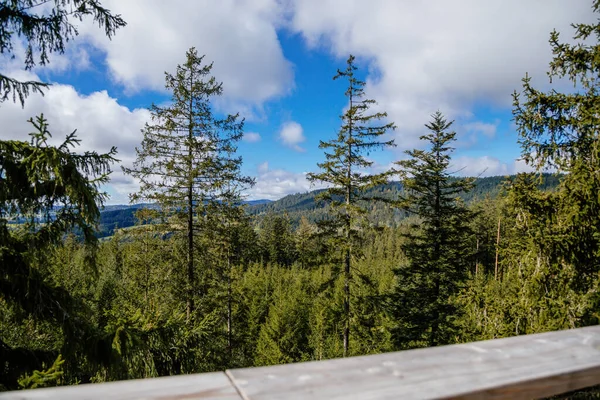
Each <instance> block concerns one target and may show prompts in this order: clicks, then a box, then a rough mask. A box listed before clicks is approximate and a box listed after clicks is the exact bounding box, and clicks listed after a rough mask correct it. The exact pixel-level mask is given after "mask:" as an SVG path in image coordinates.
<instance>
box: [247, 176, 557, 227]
mask: <svg viewBox="0 0 600 400" xmlns="http://www.w3.org/2000/svg"><path fill="white" fill-rule="evenodd" d="M512 177H514V175H512ZM507 178H508V177H507V176H490V177H485V178H476V179H475V187H474V188H473V190H471V191H470V192H469V193H466V194H464V195H462V196H461V197H462V199H463V200H464V201H465V202H466V203H471V202H473V201H475V200H478V199H483V198H485V197H486V196H488V197H490V198H495V197H497V196H498V194H499V193H500V190H501V186H502V183H503V182H504V181H505V180H506V179H507ZM559 180H560V177H559V176H556V175H552V174H544V183H543V184H542V185H541V187H540V188H541V189H544V190H549V189H552V188H555V187H556V186H557V185H558V183H559ZM321 191H323V190H322V189H321V190H313V191H312V192H305V193H297V194H291V195H287V196H285V197H283V198H281V199H279V200H277V201H274V202H271V203H268V204H259V205H253V206H249V207H248V208H247V210H248V213H249V214H250V215H252V216H254V217H255V218H256V219H261V218H262V217H263V216H265V215H267V214H269V213H272V214H283V213H285V214H287V215H288V217H289V218H290V220H291V222H292V224H293V225H296V224H297V223H298V222H299V221H300V218H302V216H304V217H306V218H307V219H308V220H309V221H310V222H316V221H319V220H322V219H326V218H327V214H328V210H327V206H326V205H325V204H322V203H320V202H316V201H315V196H316V195H317V194H318V193H319V192H321ZM402 191H403V189H402V184H401V183H400V182H390V183H388V184H386V185H382V186H378V187H376V188H374V189H371V190H370V191H368V192H367V196H376V197H384V198H387V199H390V200H396V199H398V198H399V195H400V194H401V193H402ZM365 206H366V208H367V209H368V210H369V217H370V219H371V222H373V223H377V224H384V225H395V224H397V223H398V222H399V221H400V220H402V219H404V217H405V215H404V212H403V211H401V210H396V209H392V208H391V207H389V206H387V205H385V204H382V203H380V202H372V203H370V204H365Z"/></svg>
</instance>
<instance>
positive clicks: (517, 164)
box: [450, 156, 556, 177]
mask: <svg viewBox="0 0 600 400" xmlns="http://www.w3.org/2000/svg"><path fill="white" fill-rule="evenodd" d="M450 170H451V171H452V172H454V174H455V175H458V176H481V177H485V176H498V175H513V174H518V173H520V172H534V171H535V168H533V167H532V166H530V165H527V163H525V161H523V160H522V159H520V158H518V159H515V160H513V161H510V162H504V161H501V160H499V159H498V158H496V157H491V156H481V157H470V156H461V157H457V158H455V159H453V160H452V165H451V166H450ZM555 171H556V170H555V169H548V168H547V169H544V172H555Z"/></svg>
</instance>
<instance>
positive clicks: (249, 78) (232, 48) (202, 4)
mask: <svg viewBox="0 0 600 400" xmlns="http://www.w3.org/2000/svg"><path fill="white" fill-rule="evenodd" d="M102 4H103V5H104V6H106V7H107V8H108V9H110V10H111V12H113V13H116V14H121V15H122V17H123V19H124V20H125V21H127V26H126V27H124V28H122V29H119V31H118V32H117V34H116V35H115V36H114V37H113V39H112V41H109V40H108V39H107V38H106V36H105V35H104V32H103V31H101V30H99V29H98V28H97V26H96V25H95V24H93V23H92V22H91V21H88V22H86V23H84V24H82V26H81V27H80V33H81V36H82V37H83V38H84V39H85V40H86V41H88V42H89V43H91V44H93V45H94V46H96V47H98V48H100V49H101V50H102V51H104V52H105V54H106V64H107V66H108V68H109V70H110V73H111V75H112V78H113V79H114V80H115V81H116V82H118V83H120V84H122V85H124V86H125V87H126V88H127V89H128V90H130V91H133V92H135V91H139V90H142V89H153V90H163V88H164V71H169V72H174V70H175V66H176V65H177V64H181V63H183V62H184V59H185V51H186V50H187V49H188V48H190V47H192V46H194V47H196V49H197V50H198V53H199V54H205V55H206V59H205V60H206V61H208V62H211V61H214V68H213V71H212V73H213V75H214V76H215V77H216V78H217V80H219V81H222V82H224V96H223V98H222V101H221V102H220V103H219V104H220V106H221V107H222V108H224V109H225V110H226V111H230V112H231V111H233V112H236V111H239V110H240V109H242V110H248V107H250V109H256V108H258V109H260V108H261V106H262V103H263V102H264V101H266V100H268V99H271V98H274V97H277V96H281V95H284V94H287V93H288V92H289V90H290V89H291V88H292V87H293V70H292V67H291V64H290V63H289V62H288V61H287V60H286V59H285V57H284V55H283V52H282V49H281V45H280V43H279V40H278V37H277V27H278V26H279V24H280V22H281V21H282V16H281V8H280V6H279V2H278V1H277V0H259V1H243V0H222V1H210V0H204V1H187V0H172V1H169V2H165V1H162V0H128V1H120V0H104V1H103V2H102ZM245 112H246V113H247V112H250V111H245ZM245 116H246V117H248V116H249V115H245Z"/></svg>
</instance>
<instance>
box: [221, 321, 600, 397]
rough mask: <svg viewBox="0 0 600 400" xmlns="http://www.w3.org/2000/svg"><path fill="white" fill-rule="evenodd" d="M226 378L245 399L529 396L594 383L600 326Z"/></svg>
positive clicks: (599, 372) (599, 363)
mask: <svg viewBox="0 0 600 400" xmlns="http://www.w3.org/2000/svg"><path fill="white" fill-rule="evenodd" d="M227 373H228V375H229V376H230V377H231V378H232V380H233V381H234V383H235V384H236V385H237V386H238V388H240V392H241V394H242V395H243V396H244V397H245V398H246V400H268V399H289V400H291V399H310V400H318V399H349V398H357V399H424V398H447V399H450V398H457V399H502V398H507V399H508V398H510V399H531V398H539V397H544V396H550V395H554V394H559V393H565V392H568V391H572V390H576V389H580V388H583V387H587V386H592V385H596V384H600V327H589V328H581V329H575V330H569V331H560V332H549V333H542V334H537V335H527V336H518V337H513V338H506V339H497V340H490V341H483V342H476V343H469V344H461V345H453V346H444V347H437V348H429V349H419V350H410V351H404V352H396V353H386V354H380V355H373V356H363V357H353V358H347V359H337V360H328V361H320V362H307V363H298V364H290V365H278V366H273V367H261V368H248V369H237V370H230V371H227Z"/></svg>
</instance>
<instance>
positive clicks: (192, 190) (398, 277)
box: [0, 0, 600, 391]
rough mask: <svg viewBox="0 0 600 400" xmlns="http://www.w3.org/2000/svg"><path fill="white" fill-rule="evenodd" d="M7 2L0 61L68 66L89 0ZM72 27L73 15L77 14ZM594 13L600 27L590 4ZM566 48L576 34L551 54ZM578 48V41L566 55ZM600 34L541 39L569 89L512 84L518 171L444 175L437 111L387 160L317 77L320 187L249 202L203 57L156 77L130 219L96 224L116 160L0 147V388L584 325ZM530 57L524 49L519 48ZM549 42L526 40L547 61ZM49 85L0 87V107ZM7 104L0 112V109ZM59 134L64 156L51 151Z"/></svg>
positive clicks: (38, 136) (447, 144) (315, 175)
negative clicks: (24, 53)
mask: <svg viewBox="0 0 600 400" xmlns="http://www.w3.org/2000/svg"><path fill="white" fill-rule="evenodd" d="M37 3H39V1H36V0H18V1H9V2H5V3H3V4H2V5H0V50H1V51H2V52H5V53H8V54H10V52H11V49H12V44H13V43H14V42H15V41H16V40H17V37H19V38H24V39H25V40H26V41H27V43H29V46H30V49H32V53H31V54H33V55H35V54H39V56H40V58H39V59H36V58H34V57H33V56H31V58H29V59H28V64H27V67H28V68H32V67H33V66H34V65H36V64H42V65H43V64H44V63H45V62H46V61H47V59H48V58H47V57H48V55H49V54H50V53H61V52H63V51H64V46H66V45H67V44H68V39H70V38H72V37H74V35H76V34H77V32H76V31H75V30H73V27H72V26H71V25H70V22H69V21H71V18H72V17H73V13H75V14H76V15H75V17H77V18H79V19H82V18H91V19H94V21H96V24H97V25H99V26H100V28H101V29H102V30H103V31H105V33H106V35H107V36H108V38H110V37H112V35H118V30H119V28H121V27H122V26H125V24H126V21H123V20H122V19H121V17H120V16H118V15H113V14H111V12H110V11H109V10H107V9H105V8H103V7H102V6H101V5H100V4H99V2H98V1H89V0H65V1H63V2H56V3H51V4H54V7H55V9H54V11H53V14H52V15H53V17H52V18H48V19H43V18H37V19H36V18H31V17H32V14H30V11H29V9H30V8H29V7H30V6H32V5H34V4H37ZM74 10H75V11H74ZM590 13H595V14H596V15H599V16H600V14H599V13H600V0H594V1H593V4H592V7H591V9H590ZM563 35H569V36H568V37H569V40H566V39H565V38H564V37H563ZM571 37H573V40H570V38H571ZM599 38H600V22H599V23H596V24H592V25H589V24H577V23H575V24H574V25H573V32H568V33H567V32H565V33H561V34H559V33H558V32H552V33H550V46H551V51H552V55H553V56H552V57H553V58H552V61H551V63H550V65H549V69H548V75H549V77H550V79H551V80H552V79H554V80H560V79H562V80H570V81H571V83H572V88H571V90H569V91H568V92H561V91H560V90H550V91H541V90H538V89H536V88H535V87H534V86H533V84H532V82H531V80H530V77H529V76H527V75H525V76H524V78H523V81H522V87H518V88H511V89H514V90H515V91H514V94H513V108H512V109H513V121H514V124H515V129H516V130H517V133H518V138H519V146H520V147H521V152H522V153H521V156H522V159H523V160H525V162H527V164H528V165H529V166H530V167H531V168H532V170H533V171H535V172H531V173H520V174H517V175H513V176H507V177H488V178H481V177H474V178H462V177H458V176H456V174H455V173H454V170H453V168H452V157H453V151H454V148H455V147H456V145H457V139H456V132H455V131H454V125H453V121H452V120H449V119H448V118H447V117H446V116H445V115H444V110H435V109H433V110H430V114H431V117H430V119H429V120H427V121H423V128H422V136H421V138H420V142H421V143H420V145H419V147H418V148H416V149H413V150H409V151H407V152H406V154H405V157H403V158H402V159H401V160H399V161H397V162H396V163H394V164H393V167H391V168H390V169H388V170H386V171H382V172H379V173H377V174H366V173H364V171H365V170H368V169H369V167H370V166H371V165H372V161H371V160H370V158H369V157H368V155H369V154H371V153H374V152H378V151H382V150H384V149H389V148H391V147H393V146H395V143H394V141H393V140H390V137H391V136H390V135H389V133H390V132H392V131H394V130H396V126H395V124H394V123H393V122H392V121H390V120H389V118H388V116H387V114H386V113H385V112H384V111H381V110H380V109H379V108H377V107H375V104H376V103H375V99H371V98H369V97H368V96H367V95H368V93H366V92H365V91H364V88H365V82H363V81H361V80H360V79H359V78H358V75H357V73H356V70H357V68H358V66H357V63H356V60H355V58H354V57H353V56H352V55H350V56H349V57H348V59H347V62H346V64H345V65H340V69H339V70H338V71H337V73H336V71H332V76H334V79H335V80H336V83H335V84H336V85H338V87H339V96H341V97H344V96H345V98H346V100H347V103H348V107H346V108H345V109H344V112H343V114H342V115H341V117H340V122H339V128H338V130H337V132H335V134H333V135H331V137H323V138H322V140H321V143H320V149H321V150H322V154H323V157H322V160H323V161H322V162H321V163H319V164H318V165H315V166H314V169H313V170H312V172H311V173H309V174H308V179H309V180H311V181H313V182H315V184H320V185H323V187H325V189H321V190H317V191H314V192H309V193H300V194H296V195H291V196H287V197H285V198H283V199H281V200H278V201H276V202H258V204H248V202H247V200H246V198H245V193H246V191H247V189H249V188H251V187H252V186H253V185H254V184H255V179H254V178H253V177H251V176H245V175H244V174H243V173H242V169H241V166H242V163H243V160H242V158H241V157H240V156H239V155H238V153H237V146H238V143H239V141H240V140H241V138H242V137H243V135H244V120H243V118H241V117H240V115H238V114H233V115H221V114H219V113H216V112H215V111H214V109H213V106H212V104H213V102H214V101H215V100H216V99H218V97H219V96H221V95H222V93H223V92H224V91H226V90H227V87H225V86H224V85H223V84H222V83H220V82H218V81H217V80H216V79H215V78H214V77H213V75H212V73H211V69H212V63H211V61H210V60H206V59H205V57H204V56H202V54H201V49H195V48H190V49H189V50H188V51H187V53H186V57H185V62H184V63H183V64H180V65H173V69H172V70H170V71H166V73H165V88H166V90H167V91H168V93H169V96H170V101H169V102H168V104H167V105H148V106H149V111H150V113H151V116H152V119H151V120H150V121H149V122H148V123H147V124H146V125H145V126H140V129H141V130H142V134H143V140H142V141H141V142H140V143H139V144H138V146H137V149H136V151H137V158H136V160H135V163H134V164H133V165H131V166H130V167H129V168H123V170H124V172H125V173H126V174H129V175H130V176H132V177H134V178H136V179H137V181H138V182H139V183H140V186H139V190H138V191H137V192H135V193H131V195H130V198H131V202H132V205H131V206H130V207H128V208H124V209H110V207H107V208H106V209H104V208H103V207H104V205H105V203H106V201H107V200H108V197H107V194H106V193H105V192H104V189H103V185H105V184H106V183H107V182H109V180H110V173H111V171H112V170H114V169H115V168H121V167H120V166H119V165H120V164H119V160H118V152H117V149H116V148H113V149H112V150H111V151H110V152H108V153H98V152H93V151H88V152H81V151H78V147H79V145H80V140H79V139H78V137H77V134H76V132H73V133H68V132H54V131H52V123H53V121H48V120H46V118H45V117H44V116H43V115H39V116H32V117H31V119H30V120H29V123H30V128H31V131H32V132H33V133H31V134H30V136H29V137H30V139H29V140H28V141H20V140H2V141H0V391H2V390H17V389H27V388H36V387H47V386H58V385H75V384H82V383H89V382H105V381H113V380H124V379H134V378H146V377H156V376H165V375H176V374H189V373H199V372H208V371H219V370H224V369H228V368H237V367H252V366H264V365H273V364H283V363H292V362H299V361H309V360H324V359H329V358H336V357H348V356H357V355H366V354H376V353H382V352H390V351H397V350H404V349H413V348H420V347H428V346H441V345H447V344H454V343H464V342H471V341H478V340H485V339H493V338H502V337H508V336H514V335H524V334H531V333H537V332H544V331H551V330H562V329H570V328H577V327H583V326H589V325H596V324H598V322H599V318H600V316H599V314H598V310H599V309H600V295H599V294H598V293H599V286H600V137H599V132H600V111H599V109H600V97H599V96H600V95H599V94H598V93H599V92H600V86H599V82H600V73H599V71H600V42H599ZM523 40H526V38H524V39H523ZM541 45H543V43H540V46H541ZM46 88H47V84H46V83H44V82H28V81H26V82H21V81H19V80H17V79H15V78H11V77H9V76H4V75H0V98H2V102H20V103H22V104H23V103H24V102H27V101H29V96H37V95H39V93H40V92H42V93H43V92H44V91H45V90H46ZM1 106H2V103H1V102H0V107H1ZM52 135H54V136H55V137H64V141H63V143H62V144H61V145H58V146H53V145H50V144H48V139H49V137H50V136H52Z"/></svg>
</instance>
